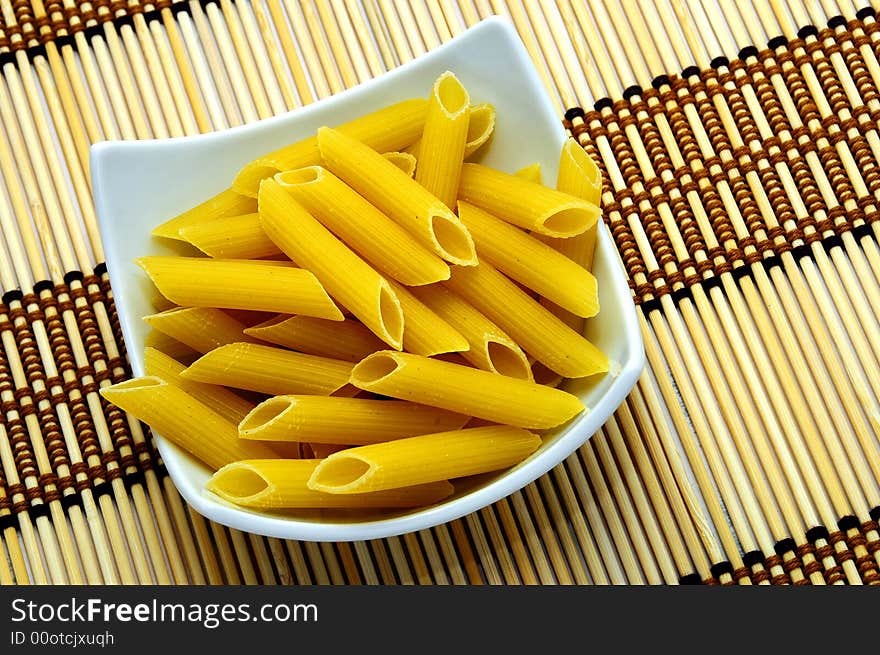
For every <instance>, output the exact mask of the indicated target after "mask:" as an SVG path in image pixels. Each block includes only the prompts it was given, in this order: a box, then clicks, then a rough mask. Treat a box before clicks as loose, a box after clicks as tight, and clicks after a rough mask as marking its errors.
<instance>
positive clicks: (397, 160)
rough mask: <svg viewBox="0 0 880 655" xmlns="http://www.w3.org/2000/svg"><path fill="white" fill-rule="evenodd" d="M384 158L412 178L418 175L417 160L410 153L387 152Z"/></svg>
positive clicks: (383, 154)
mask: <svg viewBox="0 0 880 655" xmlns="http://www.w3.org/2000/svg"><path fill="white" fill-rule="evenodd" d="M382 156H383V157H384V158H385V159H387V160H388V161H390V162H391V163H392V164H394V165H395V166H397V168H399V169H400V170H402V171H403V172H404V173H406V174H407V176H408V177H412V176H413V175H415V173H416V158H415V156H414V155H412V154H410V153H408V152H385V153H382Z"/></svg>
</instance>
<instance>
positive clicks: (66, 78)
mask: <svg viewBox="0 0 880 655" xmlns="http://www.w3.org/2000/svg"><path fill="white" fill-rule="evenodd" d="M492 14H502V15H508V16H510V18H511V19H512V20H513V22H514V24H515V25H516V27H517V29H518V31H519V32H520V34H521V36H522V38H523V40H524V42H525V44H526V46H527V47H528V49H529V52H530V53H531V55H532V57H533V59H534V61H535V63H536V65H537V66H538V69H539V71H540V73H541V76H542V79H543V80H544V82H545V84H546V86H547V89H548V91H549V92H550V94H551V96H552V97H553V98H554V99H555V100H556V102H557V103H558V108H559V112H560V119H561V120H562V119H563V116H564V122H565V125H566V127H567V128H568V129H569V130H570V131H571V132H572V134H574V135H575V136H576V137H577V138H578V140H579V141H580V143H581V144H582V145H583V146H584V148H586V149H587V151H588V152H589V153H590V154H591V155H592V156H593V157H594V158H595V159H596V161H597V162H600V163H601V165H602V168H603V173H604V180H605V188H604V195H603V203H604V220H605V221H606V223H607V224H608V226H609V227H610V228H611V232H612V234H613V236H614V238H615V241H616V243H617V246H618V249H619V252H620V255H621V259H622V261H623V262H624V265H625V267H626V269H627V271H628V273H629V276H630V284H631V288H632V291H633V295H634V298H635V300H636V303H637V304H638V309H639V317H640V320H641V324H642V327H643V332H644V336H645V341H646V351H647V355H648V360H649V366H648V367H647V368H646V370H645V372H644V374H643V375H642V377H641V379H640V380H639V382H638V385H637V386H636V388H635V389H634V391H633V393H632V394H631V395H630V397H629V398H628V399H627V401H626V402H625V403H624V405H623V406H622V407H621V408H620V409H619V410H618V412H617V413H616V414H615V415H614V417H613V418H612V419H611V420H609V422H608V423H607V424H606V425H605V426H604V427H603V428H602V430H601V431H600V432H599V433H598V434H596V435H595V436H594V437H593V438H592V439H591V440H590V441H588V442H587V443H586V444H585V445H584V446H583V447H582V448H580V449H579V450H578V451H577V452H576V453H575V454H573V455H572V456H571V457H569V458H568V459H567V460H566V461H565V462H564V463H563V464H561V465H560V466H558V467H557V468H555V469H554V470H553V471H551V473H549V474H548V475H546V476H544V477H543V478H541V479H539V480H538V481H537V482H535V483H534V484H531V485H529V486H528V487H526V488H525V489H524V490H522V491H521V492H517V493H515V494H513V495H512V496H510V497H509V498H507V499H504V500H502V501H500V502H498V503H497V504H495V505H493V506H491V507H488V508H486V509H484V510H481V511H479V512H476V513H474V514H472V515H469V516H467V517H465V518H463V519H461V520H457V521H453V522H452V523H450V524H447V525H442V526H439V527H437V528H434V529H431V530H424V531H421V532H418V533H413V534H408V535H404V536H401V537H394V538H389V539H382V540H376V541H371V542H358V543H351V544H349V543H336V544H327V543H323V544H317V543H307V542H296V541H281V540H277V539H266V538H262V537H256V536H253V535H247V534H243V533H240V532H238V531H235V530H230V529H227V528H225V527H223V526H219V525H216V524H213V523H211V522H208V521H206V520H205V519H203V518H202V517H200V516H199V515H198V514H196V513H195V512H193V511H192V510H190V509H189V508H188V507H186V506H185V504H184V503H183V502H182V501H181V498H180V496H179V495H178V493H177V491H176V490H175V488H174V486H173V485H172V483H171V481H170V479H169V478H168V476H167V474H166V472H165V470H164V468H163V466H162V462H161V459H160V458H159V456H158V454H157V452H156V451H155V449H154V448H153V444H152V440H151V436H150V434H149V432H148V431H147V430H146V429H145V428H143V427H142V426H141V425H140V424H138V423H137V422H136V421H134V420H132V419H130V418H129V417H127V416H125V415H124V414H122V413H121V412H120V411H118V410H117V409H115V408H113V407H112V406H109V405H107V404H106V403H104V402H103V401H102V400H101V398H100V396H99V395H98V394H97V390H98V389H99V388H100V387H101V386H102V385H106V384H110V383H112V382H115V381H118V380H121V379H124V378H125V377H126V376H127V375H128V369H127V363H126V359H125V353H124V346H123V343H122V338H121V334H120V331H119V325H118V321H117V318H116V315H115V311H114V306H113V297H112V290H111V288H110V285H109V281H108V278H107V274H106V270H105V268H104V266H103V264H102V262H103V254H102V251H101V244H100V237H99V234H98V230H97V225H96V221H95V216H94V209H93V206H92V202H91V195H90V189H89V169H88V147H89V144H90V143H93V142H95V141H99V140H101V139H140V138H153V137H167V136H178V135H183V134H196V133H199V132H204V131H208V130H213V129H221V128H224V127H228V126H232V125H237V124H240V123H243V122H247V121H253V120H258V119H260V118H264V117H267V116H270V115H273V114H276V113H279V112H283V111H287V110H289V109H291V108H294V107H297V106H300V105H303V104H307V103H309V102H312V101H313V100H315V99H318V98H322V97H326V96H328V95H330V94H332V93H335V92H338V91H340V90H342V89H343V88H346V87H349V86H352V85H354V84H357V83H358V82H361V81H363V80H366V79H368V78H370V77H372V76H375V75H378V74H381V73H382V72H383V71H385V70H388V69H390V68H393V67H395V66H397V65H399V64H400V63H402V62H404V61H407V60H409V59H411V58H412V57H415V56H418V55H419V54H421V53H423V52H425V51H427V50H429V49H431V48H433V47H435V46H437V45H438V44H440V43H441V42H443V41H445V40H448V39H449V38H451V37H452V36H454V35H456V34H458V33H459V32H461V31H462V30H464V29H465V28H466V27H467V26H470V25H472V24H474V23H476V22H477V21H479V20H480V19H481V18H485V17H487V16H489V15H492ZM0 15H2V22H0V67H2V82H0V174H2V198H0V244H2V245H0V287H2V289H0V291H2V292H3V296H2V305H0V338H2V349H0V403H2V417H0V530H2V533H3V539H2V546H0V548H2V556H0V584H12V583H17V584H27V583H64V582H71V583H82V582H86V583H100V582H107V583H150V582H157V583H181V584H182V583H199V584H201V583H210V584H219V583H232V584H236V583H247V584H260V583H262V584H275V583H281V584H310V583H328V584H329V583H332V584H362V583H366V584H413V583H415V584H448V583H453V584H484V583H488V584H520V583H523V584H553V583H598V584H607V583H615V584H621V583H630V584H643V583H649V584H660V583H667V584H675V583H679V582H680V583H702V582H705V583H710V584H716V583H721V584H771V583H772V584H788V583H793V584H811V583H812V584H834V583H849V584H862V583H877V582H878V564H880V553H878V551H880V534H878V525H877V520H878V519H880V507H878V503H880V443H878V440H877V431H878V427H880V408H878V398H880V324H878V320H877V316H878V311H877V310H878V308H880V251H878V246H877V240H876V239H877V235H878V230H880V224H878V221H877V219H878V216H880V214H878V206H880V204H878V203H880V200H878V199H880V195H878V194H880V139H878V132H877V121H878V117H880V64H878V44H880V24H878V22H877V20H876V16H875V12H874V10H873V9H871V8H870V7H867V6H864V7H863V6H861V5H858V6H857V5H855V4H853V3H851V2H847V1H844V0H838V1H837V2H833V1H831V0H823V1H822V2H821V3H820V2H818V1H814V0H769V1H768V2H763V3H754V4H753V3H750V2H736V3H734V2H722V3H720V6H719V3H715V2H712V1H711V0H707V1H706V2H701V1H699V0H691V1H690V2H687V3H686V2H683V1H681V0H658V2H657V3H656V4H654V3H647V2H644V3H643V2H637V1H636V0H624V1H623V2H611V1H610V0H609V1H608V2H604V1H602V0H578V1H577V2H574V3H572V2H564V1H559V2H551V1H549V0H546V1H541V2H538V1H535V0H526V1H525V2H522V1H520V0H509V1H507V2H505V1H500V0H499V1H495V0H492V1H491V2H490V1H488V0H477V1H476V2H472V1H471V0H462V1H461V2H452V1H447V0H415V1H414V2H404V1H402V0H399V1H398V0H394V1H392V0H364V1H363V2H360V1H358V0H316V1H314V2H312V1H306V0H304V1H303V2H298V1H294V0H254V1H253V2H248V1H245V0H239V1H237V2H236V1H233V0H219V1H209V2H186V1H179V2H171V1H168V0H165V1H160V2H153V3H150V2H139V1H138V0H130V1H128V2H125V1H121V0H114V1H112V2H111V1H110V0H102V1H95V2H74V0H63V1H59V0H54V1H53V0H0Z"/></svg>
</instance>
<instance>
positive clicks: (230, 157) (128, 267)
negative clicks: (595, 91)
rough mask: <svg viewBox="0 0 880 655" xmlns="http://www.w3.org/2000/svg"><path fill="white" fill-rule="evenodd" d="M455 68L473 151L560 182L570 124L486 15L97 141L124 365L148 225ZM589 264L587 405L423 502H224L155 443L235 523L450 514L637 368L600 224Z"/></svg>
mask: <svg viewBox="0 0 880 655" xmlns="http://www.w3.org/2000/svg"><path fill="white" fill-rule="evenodd" d="M446 70H451V71H453V72H455V74H456V75H457V76H458V77H459V78H460V79H461V81H462V82H463V83H464V85H465V86H466V87H467V89H468V91H469V92H470V95H471V98H472V99H473V100H474V101H475V102H484V101H486V102H492V103H493V104H494V105H495V107H496V109H497V111H498V122H497V126H496V132H495V136H494V138H493V140H492V141H491V143H490V145H489V147H487V148H486V149H485V152H484V153H482V154H481V155H480V157H481V160H482V161H483V162H484V163H486V164H488V165H490V166H495V167H497V168H500V169H503V170H506V171H510V172H512V171H515V170H517V169H519V168H521V167H523V166H526V165H528V164H531V163H533V162H536V161H537V162H540V164H541V169H542V172H543V176H544V180H545V181H548V182H550V183H552V181H554V180H555V179H556V173H557V169H558V164H559V152H560V148H561V147H562V145H563V143H564V141H565V138H566V133H565V130H564V129H563V127H562V123H561V120H560V116H559V114H558V113H557V110H556V109H555V108H554V106H553V104H552V103H551V101H550V99H549V98H548V96H547V93H546V91H545V90H544V87H543V86H542V84H541V80H540V78H539V77H538V74H537V72H536V71H535V68H534V65H533V64H532V62H531V61H530V59H529V56H528V54H527V52H526V50H525V48H524V46H523V44H522V42H521V41H520V39H519V37H518V35H517V33H516V30H515V29H514V28H513V26H512V25H511V24H510V22H509V21H508V20H506V19H503V18H497V17H496V18H490V19H488V20H486V21H483V22H482V23H480V24H479V25H477V26H475V27H473V28H471V29H469V30H467V32H465V33H464V34H462V35H460V36H459V37H457V38H455V39H453V40H452V41H450V42H449V43H447V44H445V45H443V46H440V47H439V48H437V49H436V50H434V51H432V52H430V53H428V54H426V55H424V56H422V57H420V58H418V59H416V60H414V61H412V62H410V63H407V64H404V65H403V66H401V67H399V68H397V69H396V70H393V71H390V72H389V73H387V74H385V75H382V76H381V77H378V78H376V79H374V80H371V81H369V82H366V83H364V84H361V85H360V86H357V87H355V88H353V89H350V90H347V91H344V92H343V93H340V94H338V95H336V96H334V97H332V98H327V99H326V100H322V101H320V102H316V103H314V104H312V105H309V106H307V107H303V108H301V109H297V110H296V111H292V112H289V113H287V114H284V115H283V116H277V117H274V118H269V119H266V120H263V121H260V122H257V123H253V124H250V125H245V126H242V127H236V128H233V129H228V130H223V131H219V132H214V133H212V134H205V135H201V136H194V137H183V138H176V139H162V140H156V141H127V142H104V143H98V144H95V145H94V146H93V147H92V151H91V167H92V182H93V187H94V196H95V204H96V207H97V212H98V219H99V222H100V227H101V235H102V238H103V242H104V249H105V252H106V259H107V268H108V271H109V274H110V281H111V283H112V287H113V292H114V295H115V298H116V308H117V311H118V313H119V318H120V322H121V324H122V332H123V335H124V338H125V344H126V346H127V349H128V355H129V358H130V360H131V366H132V370H133V371H134V374H135V375H137V376H140V375H143V374H144V360H143V344H144V336H145V335H146V333H147V326H146V325H145V324H144V322H143V321H142V320H141V317H143V316H145V315H147V314H151V313H153V312H154V311H155V310H154V308H153V307H152V306H151V284H150V282H149V280H148V279H147V277H146V275H145V274H144V273H143V272H142V271H141V269H140V268H138V267H137V266H136V265H135V264H134V263H133V262H134V259H135V258H137V257H140V256H143V255H156V254H172V253H173V252H175V251H174V250H173V249H172V246H171V245H170V244H169V243H168V242H166V241H165V240H161V239H155V238H153V237H151V236H150V231H151V230H152V229H153V228H154V227H155V226H156V225H158V224H160V223H162V222H163V221H165V220H167V219H168V218H170V217H172V216H174V215H176V214H178V213H180V212H182V211H184V210H186V209H188V208H190V207H192V206H193V205H195V204H198V203H199V202H201V201H202V200H204V199H205V198H207V197H209V196H211V195H213V194H215V193H217V192H219V191H221V190H223V189H224V188H226V187H228V186H229V183H230V182H231V180H232V178H233V177H234V175H235V173H236V172H237V171H238V170H239V168H240V167H241V166H242V165H243V164H245V163H246V162H248V161H249V160H251V159H253V158H255V157H257V156H259V155H261V154H263V153H265V152H269V151H271V150H275V149H276V148H278V147H280V146H281V145H284V144H287V143H291V142H293V141H297V140H299V139H301V138H304V137H307V136H310V135H312V134H313V133H314V131H315V130H316V129H317V128H318V127H320V126H322V125H336V124H339V123H342V122H345V121H347V120H351V119H353V118H355V117H356V116H359V115H361V114H364V113H366V112H369V111H373V110H376V109H379V108H380V107H383V106H385V105H388V104H390V103H393V102H397V101H399V100H404V99H407V98H411V97H416V96H418V97H426V96H427V95H428V92H429V89H430V86H431V83H432V81H433V80H434V79H435V78H436V77H437V76H438V75H439V74H440V73H442V72H444V71H446ZM594 273H595V275H596V278H597V279H598V282H599V299H600V303H601V308H602V309H601V312H600V313H599V315H598V316H597V317H596V318H593V319H590V320H589V321H587V325H588V327H587V332H586V334H587V337H588V338H589V339H590V340H591V341H593V342H594V343H595V344H597V345H598V346H599V348H601V349H602V350H603V351H604V352H605V353H607V354H608V356H609V358H610V359H611V360H612V361H613V362H614V363H615V365H614V366H613V369H612V372H611V373H609V374H607V375H604V376H596V377H597V378H601V379H595V380H593V379H590V380H588V381H584V380H579V381H569V382H567V383H566V384H565V388H566V389H567V390H568V391H570V392H572V393H574V394H577V395H578V396H579V397H580V398H581V399H582V400H583V402H584V404H585V405H586V406H587V407H588V408H589V410H588V411H587V412H584V413H583V414H581V415H579V416H578V417H576V418H575V419H573V420H572V421H571V422H569V423H568V424H566V425H565V426H563V427H562V428H560V429H558V430H556V431H554V432H550V433H548V434H547V437H546V438H545V443H544V445H543V446H542V447H541V448H540V449H539V450H538V451H537V452H536V453H534V454H533V455H532V456H531V457H529V458H528V459H527V460H526V461H524V462H523V463H521V464H520V465H518V466H516V467H514V468H513V469H510V470H508V471H504V472H500V473H498V474H492V475H485V476H482V477H480V478H478V479H475V480H472V481H470V482H469V484H467V485H464V486H462V487H458V488H457V489H456V494H455V495H454V496H452V497H451V498H449V499H447V500H445V501H444V502H442V503H439V504H437V505H434V506H432V507H428V508H424V509H416V510H410V511H406V512H397V513H394V514H388V513H386V514H377V515H374V516H369V517H363V516H349V515H341V514H339V513H330V512H318V511H316V512H311V513H302V512H299V513H296V514H295V515H294V514H289V515H285V514H267V513H259V512H254V511H250V510H246V509H241V508H238V507H234V506H232V505H229V504H227V503H225V502H224V501H222V500H220V499H219V498H217V497H216V496H214V495H213V494H210V493H208V492H206V491H204V485H205V482H206V480H207V479H208V478H209V477H210V472H209V471H208V469H207V468H206V467H204V466H203V465H202V464H200V463H199V462H197V461H196V460H194V459H193V458H191V457H190V456H189V455H187V454H186V453H184V452H183V451H182V450H180V449H179V448H177V447H176V446H174V445H173V444H172V443H170V442H168V441H167V440H165V439H163V438H162V437H161V436H159V435H157V436H156V440H157V443H158V446H159V452H160V453H161V455H162V458H163V459H164V461H165V466H166V467H167V468H168V472H169V473H170V475H171V478H172V480H174V483H175V484H176V485H177V488H178V489H179V490H180V493H181V494H182V495H183V497H184V498H185V499H186V500H187V502H189V503H190V505H192V506H193V507H194V508H195V509H196V510H198V511H199V512H200V513H201V514H203V515H204V516H206V517H207V518H209V519H211V520H214V521H217V522H218V523H222V524H225V525H228V526H231V527H234V528H237V529H239V530H244V531H248V532H255V533H258V534H262V535H268V536H273V537H279V538H292V539H304V540H311V541H348V540H360V539H374V538H379V537H386V536H391V535H396V534H402V533H405V532H410V531H413V530H420V529H423V528H427V527H430V526H433V525H437V524H440V523H444V522H447V521H451V520H453V519H455V518H459V517H461V516H464V515H466V514H468V513H470V512H473V511H475V510H477V509H480V508H481V507H485V506H486V505H489V504H491V503H493V502H495V501H497V500H499V499H501V498H503V497H505V496H507V495H509V494H511V493H513V492H514V491H516V490H518V489H520V488H522V487H523V486H525V485H527V484H528V483H530V482H532V481H533V480H535V479H536V478H538V477H539V476H541V475H543V474H544V473H546V472H547V471H549V470H550V469H551V468H553V467H554V466H556V465H557V464H559V463H560V462H561V461H562V460H563V459H565V458H566V457H567V456H568V455H570V454H571V453H572V452H573V451H574V450H575V449H577V448H578V447H579V446H580V445H581V444H583V443H584V441H586V440H587V439H588V438H589V437H590V436H591V435H592V434H593V433H595V432H596V431H597V430H598V429H599V427H600V426H601V425H602V424H603V423H604V422H605V421H606V420H607V419H608V417H609V416H611V414H612V413H613V412H614V411H615V410H616V409H617V407H618V406H619V405H620V404H621V403H622V402H623V400H624V398H625V397H626V395H627V394H628V393H629V391H630V389H631V388H632V387H633V385H634V384H635V381H636V379H637V377H638V375H639V373H640V371H641V369H642V366H643V364H644V350H643V346H642V341H641V333H640V330H639V326H638V322H637V320H636V314H635V307H634V305H633V301H632V298H631V295H630V290H629V288H628V286H627V282H626V276H625V273H624V270H623V268H622V266H621V264H620V261H619V259H618V256H617V252H616V250H615V248H614V243H613V241H612V239H611V237H610V236H609V233H608V231H607V230H606V229H605V228H604V227H603V228H602V229H601V230H600V232H599V241H598V246H597V249H596V255H595V264H594Z"/></svg>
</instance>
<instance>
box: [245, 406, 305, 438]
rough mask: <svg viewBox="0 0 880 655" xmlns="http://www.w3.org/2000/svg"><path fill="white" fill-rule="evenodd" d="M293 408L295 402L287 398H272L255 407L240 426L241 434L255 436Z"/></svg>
mask: <svg viewBox="0 0 880 655" xmlns="http://www.w3.org/2000/svg"><path fill="white" fill-rule="evenodd" d="M292 406H293V401H290V400H288V399H286V398H280V397H279V398H270V399H269V400H266V401H265V402H262V403H260V404H259V405H257V406H256V407H254V408H253V409H252V410H251V411H250V412H249V413H248V415H247V416H245V417H244V418H243V419H242V421H241V423H240V424H239V426H238V429H239V432H240V433H241V434H248V435H250V434H253V433H255V432H258V431H260V430H262V429H265V428H266V427H267V426H268V425H269V423H271V422H272V421H274V420H275V419H277V418H278V417H279V416H281V415H282V414H283V413H284V412H286V411H287V410H288V409H290V408H291V407H292Z"/></svg>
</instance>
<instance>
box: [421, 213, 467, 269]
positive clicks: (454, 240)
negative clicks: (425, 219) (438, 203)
mask: <svg viewBox="0 0 880 655" xmlns="http://www.w3.org/2000/svg"><path fill="white" fill-rule="evenodd" d="M431 231H432V232H433V233H434V239H435V240H436V241H437V244H438V245H439V246H440V248H441V250H443V252H444V253H446V256H445V257H444V258H448V259H451V260H453V262H454V263H472V262H473V261H474V260H475V258H476V254H475V252H474V242H473V240H472V239H471V235H470V233H469V232H468V231H467V228H466V227H464V225H462V224H461V223H458V222H456V221H454V220H452V219H451V218H449V217H447V216H443V215H441V214H434V215H433V216H431Z"/></svg>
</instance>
